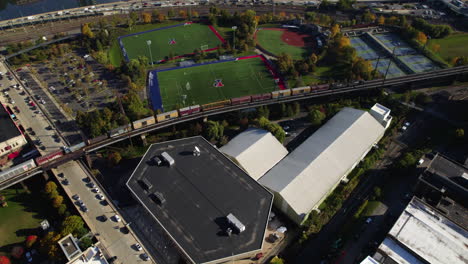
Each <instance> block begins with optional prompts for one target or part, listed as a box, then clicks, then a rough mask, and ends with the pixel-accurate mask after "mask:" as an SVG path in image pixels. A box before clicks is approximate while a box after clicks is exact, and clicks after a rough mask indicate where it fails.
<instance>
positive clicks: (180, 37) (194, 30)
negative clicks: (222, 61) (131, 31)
mask: <svg viewBox="0 0 468 264" xmlns="http://www.w3.org/2000/svg"><path fill="white" fill-rule="evenodd" d="M179 25H180V26H179ZM179 25H174V27H171V28H161V29H159V30H154V31H150V32H144V33H141V34H136V35H130V36H123V37H121V41H122V43H123V45H124V48H125V49H126V51H127V55H128V58H129V59H130V60H131V59H135V58H138V56H146V57H148V58H150V57H151V56H152V58H153V61H154V62H157V61H159V60H163V59H167V56H170V55H172V56H180V55H185V54H188V53H193V51H194V50H195V49H211V48H216V47H217V46H218V45H221V44H222V42H221V40H220V39H219V38H218V37H217V36H216V34H215V33H214V32H213V31H212V30H211V29H210V28H209V27H208V26H206V25H203V24H198V23H193V24H191V25H187V26H184V24H183V23H182V24H179ZM148 40H151V45H150V49H151V54H150V52H149V49H148V45H147V41H148ZM150 60H151V58H150Z"/></svg>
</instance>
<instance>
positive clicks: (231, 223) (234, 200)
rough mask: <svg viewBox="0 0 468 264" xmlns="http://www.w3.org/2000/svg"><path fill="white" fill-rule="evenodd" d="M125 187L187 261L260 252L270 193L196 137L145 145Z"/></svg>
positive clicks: (211, 260)
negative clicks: (148, 146) (143, 153)
mask: <svg viewBox="0 0 468 264" xmlns="http://www.w3.org/2000/svg"><path fill="white" fill-rule="evenodd" d="M127 187H128V188H129V190H130V192H131V193H132V195H133V196H134V197H135V198H136V200H137V202H138V206H142V207H143V208H144V209H145V210H146V212H147V213H149V214H150V215H151V216H152V219H148V221H153V222H152V223H154V222H156V223H157V224H158V225H159V226H160V227H161V228H162V229H163V230H164V232H165V233H166V234H167V236H169V237H170V239H171V240H172V241H173V242H174V244H175V246H176V248H177V249H178V251H179V252H180V254H181V255H182V256H184V258H185V259H186V260H187V261H189V262H191V263H222V262H228V261H234V260H237V259H244V258H251V257H254V256H255V255H256V254H257V253H260V252H261V249H262V245H263V243H264V241H265V232H266V227H267V223H268V218H269V214H270V210H271V206H272V201H273V195H272V194H271V193H270V192H269V191H268V190H267V189H265V188H264V187H263V186H261V185H260V184H259V183H258V182H257V181H255V180H254V179H253V178H251V177H250V176H249V175H247V174H246V173H245V172H244V170H242V169H241V168H240V167H238V166H237V165H236V164H235V163H233V162H232V161H231V160H230V159H229V158H227V157H226V156H224V155H223V154H222V153H221V152H220V151H219V150H218V149H216V148H215V147H214V146H213V145H211V144H210V143H209V142H208V141H206V140H205V139H204V138H202V137H192V138H185V139H180V140H173V141H168V142H163V143H158V144H153V145H151V147H150V148H149V149H148V151H147V152H146V153H145V155H144V156H143V158H142V159H141V161H140V163H139V164H138V166H137V168H136V169H135V171H134V172H133V174H132V175H131V176H130V178H129V180H128V181H127ZM134 225H138V223H134ZM141 229H144V228H141ZM145 235H146V234H145ZM147 235H149V236H151V234H147ZM141 240H142V241H143V243H145V242H144V241H147V242H146V243H148V241H152V240H151V238H146V239H141ZM151 246H152V245H147V246H145V247H146V248H149V247H151ZM153 257H154V256H153Z"/></svg>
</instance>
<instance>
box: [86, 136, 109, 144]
mask: <svg viewBox="0 0 468 264" xmlns="http://www.w3.org/2000/svg"><path fill="white" fill-rule="evenodd" d="M106 138H107V135H100V136H97V137H95V138H91V139H88V140H87V141H86V143H87V144H88V145H91V144H94V143H96V142H99V141H101V140H104V139H106Z"/></svg>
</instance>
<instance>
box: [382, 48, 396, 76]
mask: <svg viewBox="0 0 468 264" xmlns="http://www.w3.org/2000/svg"><path fill="white" fill-rule="evenodd" d="M399 45H400V43H395V46H394V47H393V50H392V56H391V57H390V60H389V61H388V66H387V70H386V71H385V76H384V79H383V82H382V84H385V80H386V79H387V74H388V70H389V69H390V65H391V64H392V60H393V57H395V49H396V48H397V47H398V46H399Z"/></svg>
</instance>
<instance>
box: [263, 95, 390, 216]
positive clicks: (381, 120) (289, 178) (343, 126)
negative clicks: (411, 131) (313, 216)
mask: <svg viewBox="0 0 468 264" xmlns="http://www.w3.org/2000/svg"><path fill="white" fill-rule="evenodd" d="M391 119H392V118H391V116H390V110H389V109H388V108H386V107H384V106H382V105H379V104H376V105H374V106H373V107H372V108H371V110H370V111H369V112H367V111H363V110H357V109H353V108H344V109H343V110H341V111H340V112H339V113H337V114H336V115H335V116H334V117H333V118H332V119H330V120H329V121H328V122H327V123H326V124H324V125H323V126H322V127H321V128H320V129H318V130H317V131H316V132H315V133H314V134H313V135H312V136H310V137H309V138H308V139H307V140H306V141H305V142H304V143H302V144H301V145H300V146H299V147H297V148H296V149H295V150H294V151H293V152H291V153H290V154H289V155H288V156H286V157H285V158H284V159H283V160H281V161H280V162H279V163H278V164H276V166H274V167H273V168H272V169H271V170H270V171H268V172H267V173H266V174H265V175H264V176H262V177H261V178H260V179H259V182H260V183H261V184H262V185H264V186H265V187H267V188H268V189H269V190H271V191H272V192H273V193H274V195H275V201H274V203H275V206H276V207H277V208H278V209H280V210H281V211H283V212H284V213H285V214H286V215H288V216H289V217H290V218H291V219H292V220H293V221H294V222H296V223H297V224H301V223H303V222H304V221H305V220H306V219H307V216H308V214H309V213H310V212H311V211H312V210H314V209H317V208H318V206H319V205H320V203H322V201H323V200H325V198H326V197H327V196H328V195H329V194H330V193H331V192H332V191H333V189H334V188H335V187H336V186H337V185H338V184H339V183H340V182H342V181H346V176H347V175H348V173H349V172H351V170H352V169H353V168H354V167H355V166H356V165H357V164H358V163H359V162H360V161H361V159H363V158H364V157H365V156H366V154H367V153H368V152H369V151H370V150H371V149H372V147H373V146H374V145H375V144H376V143H377V142H378V141H379V140H380V139H381V138H382V136H383V135H384V133H385V129H386V128H388V126H389V124H390V122H391Z"/></svg>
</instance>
